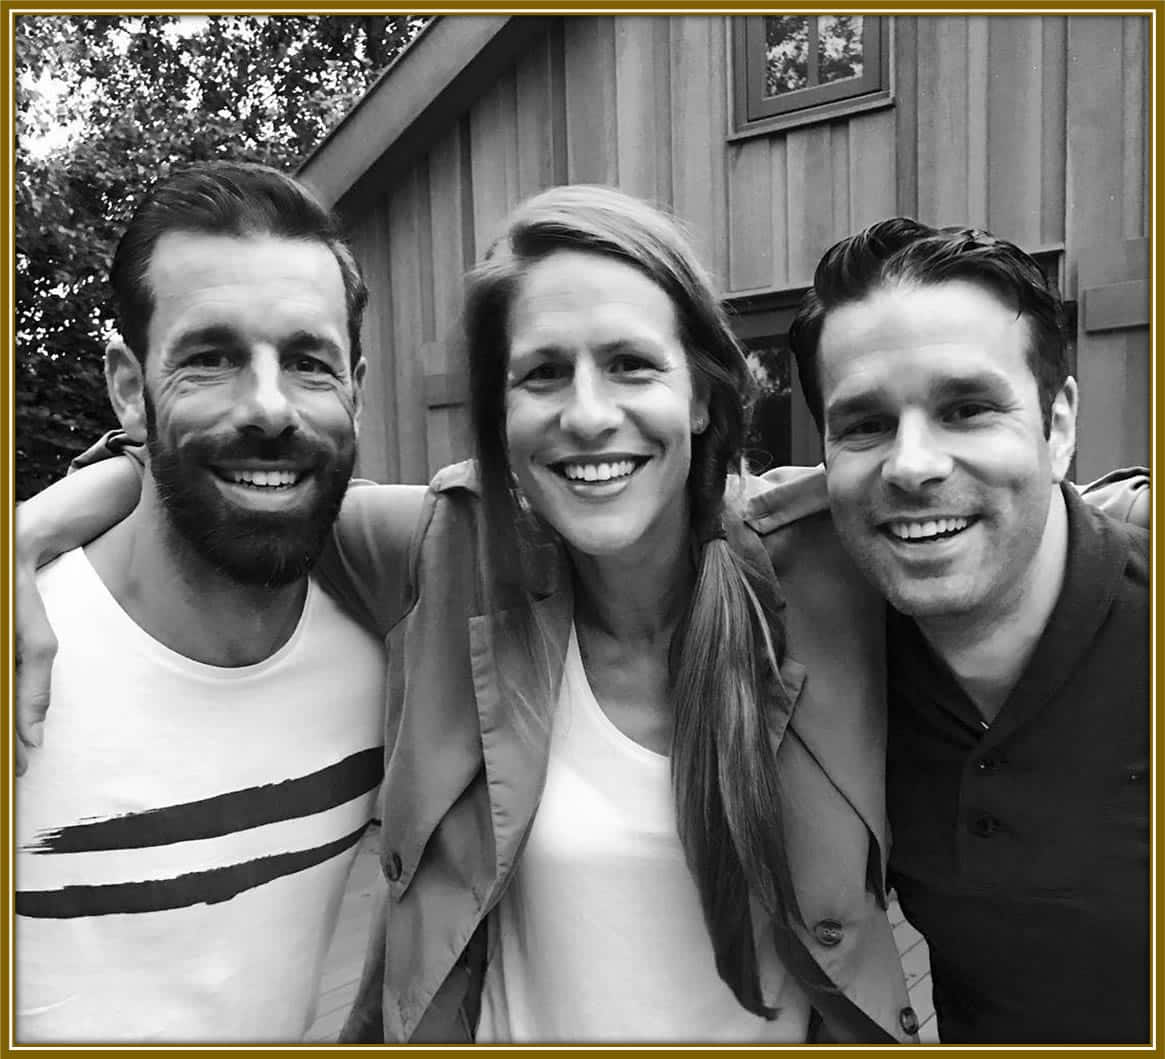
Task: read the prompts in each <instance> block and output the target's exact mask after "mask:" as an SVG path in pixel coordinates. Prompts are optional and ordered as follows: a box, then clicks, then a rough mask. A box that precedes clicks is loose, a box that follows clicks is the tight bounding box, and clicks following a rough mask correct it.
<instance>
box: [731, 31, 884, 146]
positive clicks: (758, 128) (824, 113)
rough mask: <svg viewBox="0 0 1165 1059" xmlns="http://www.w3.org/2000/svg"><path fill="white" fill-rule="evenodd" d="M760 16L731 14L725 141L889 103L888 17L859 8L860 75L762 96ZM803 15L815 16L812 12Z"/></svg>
mask: <svg viewBox="0 0 1165 1059" xmlns="http://www.w3.org/2000/svg"><path fill="white" fill-rule="evenodd" d="M765 17H766V16H765V15H748V16H739V15H738V16H734V17H732V18H731V21H732V32H731V34H730V39H731V47H732V57H731V60H732V61H731V63H730V68H731V70H732V82H733V84H732V89H733V90H732V93H731V96H732V100H733V115H732V117H733V122H732V127H733V129H734V132H733V133H732V134H731V135H730V136H729V137H728V139H729V140H735V139H743V138H747V137H750V136H756V135H760V134H763V133H768V132H775V131H778V130H781V129H788V128H794V127H796V126H798V125H808V124H812V123H815V122H821V121H829V120H832V119H834V118H838V117H844V116H846V115H849V114H854V113H859V112H861V111H865V110H875V109H881V108H883V107H889V106H893V105H894V93H893V88H892V78H891V58H892V54H893V49H892V43H893V39H892V36H891V23H892V19H891V18H890V16H888V15H866V14H864V13H862V17H863V19H865V21H864V22H863V27H862V50H863V64H864V65H863V71H862V74H861V76H860V77H854V78H846V79H845V80H843V81H832V82H829V83H828V84H824V85H809V86H807V87H806V88H799V89H795V90H794V91H792V92H787V93H783V94H781V95H779V96H765V95H764V79H765V73H766V60H765V45H766V35H765V24H764V19H765ZM806 17H809V18H815V17H818V16H817V15H808V16H806Z"/></svg>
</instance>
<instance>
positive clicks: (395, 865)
mask: <svg viewBox="0 0 1165 1059" xmlns="http://www.w3.org/2000/svg"><path fill="white" fill-rule="evenodd" d="M400 872H401V863H400V854H399V853H397V851H396V850H395V849H394V850H393V851H392V852H391V853H389V855H388V860H386V861H385V862H384V874H385V876H386V877H387V878H388V881H389V882H396V881H397V879H399V878H400Z"/></svg>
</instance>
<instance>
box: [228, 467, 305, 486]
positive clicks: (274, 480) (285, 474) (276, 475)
mask: <svg viewBox="0 0 1165 1059" xmlns="http://www.w3.org/2000/svg"><path fill="white" fill-rule="evenodd" d="M226 478H227V480H228V481H231V482H241V483H243V484H244V485H255V486H259V487H260V488H263V489H279V488H283V487H286V486H289V485H295V483H296V482H297V481H298V480H299V475H298V474H296V472H295V471H227V472H226Z"/></svg>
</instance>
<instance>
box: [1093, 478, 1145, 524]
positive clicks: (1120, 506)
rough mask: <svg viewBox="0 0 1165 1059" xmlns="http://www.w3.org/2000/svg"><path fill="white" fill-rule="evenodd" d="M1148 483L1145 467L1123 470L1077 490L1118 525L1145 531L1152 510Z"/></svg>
mask: <svg viewBox="0 0 1165 1059" xmlns="http://www.w3.org/2000/svg"><path fill="white" fill-rule="evenodd" d="M1149 482H1150V479H1149V470H1148V468H1147V467H1122V468H1119V469H1118V470H1115V471H1109V473H1108V474H1106V475H1104V477H1102V478H1097V479H1096V481H1094V482H1089V483H1088V484H1087V485H1078V486H1076V488H1077V490H1079V492H1080V496H1081V497H1082V498H1083V499H1084V500H1086V501H1088V503H1089V504H1091V505H1092V506H1093V507H1095V508H1096V509H1097V510H1099V511H1103V512H1104V513H1105V514H1106V515H1109V516H1110V517H1111V518H1115V519H1117V520H1118V521H1120V522H1129V523H1132V524H1133V525H1134V526H1144V527H1145V528H1146V529H1147V528H1148V526H1149V518H1150V514H1151V511H1150V509H1151V506H1152V505H1151V502H1150V488H1149Z"/></svg>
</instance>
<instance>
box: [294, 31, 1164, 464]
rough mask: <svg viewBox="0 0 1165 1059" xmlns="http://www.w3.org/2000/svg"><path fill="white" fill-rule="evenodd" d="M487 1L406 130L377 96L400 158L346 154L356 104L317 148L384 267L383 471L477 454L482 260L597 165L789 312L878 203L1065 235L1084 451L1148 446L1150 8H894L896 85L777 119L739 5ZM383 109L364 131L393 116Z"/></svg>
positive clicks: (371, 393)
mask: <svg viewBox="0 0 1165 1059" xmlns="http://www.w3.org/2000/svg"><path fill="white" fill-rule="evenodd" d="M468 17H471V16H448V18H453V19H460V18H468ZM480 21H481V22H482V23H483V25H482V26H481V27H480V28H479V29H477V30H475V32H476V34H477V36H476V37H475V36H474V35H473V33H471V32H470V28H471V27H465V26H452V27H447V28H446V29H445V30H444V32H445V34H446V37H448V38H449V39H453V37H454V36H455V33H454V31H457V34H459V39H464V40H466V41H473V40H477V39H480V40H482V41H484V42H486V43H484V44H482V45H481V47H482V49H483V53H482V54H483V55H485V54H486V52H485V51H484V49H489V51H488V57H489V62H488V63H485V62H484V61H478V62H477V63H476V65H475V64H474V63H473V62H471V61H469V60H467V61H466V63H465V70H466V72H464V73H462V74H458V73H457V72H456V63H453V62H450V61H446V62H445V63H444V65H443V66H442V68H441V71H440V73H441V76H440V78H435V77H434V78H432V80H433V85H434V87H433V89H432V91H433V92H434V93H436V94H437V95H436V96H435V99H434V101H433V103H432V105H431V106H427V101H426V99H424V98H423V96H422V97H418V98H414V99H413V100H412V101H411V102H410V103H409V104H408V106H411V107H412V108H413V109H412V111H411V112H410V113H413V112H415V113H416V114H417V115H420V116H419V117H417V118H416V119H415V120H413V122H412V124H411V125H409V126H408V127H407V128H405V129H404V131H401V130H402V128H404V126H405V125H406V124H407V123H406V122H405V121H404V120H403V119H401V120H400V121H396V120H395V119H394V120H393V121H390V120H389V119H388V117H384V118H382V119H380V120H381V123H382V124H385V125H387V126H390V127H391V128H392V134H391V135H392V138H393V139H392V142H386V143H384V144H383V145H382V151H383V156H382V159H381V161H380V162H378V163H369V162H368V160H367V159H368V157H369V155H370V153H371V152H370V151H369V148H368V145H367V143H361V147H360V152H359V154H358V155H353V157H355V158H356V161H355V162H354V163H352V164H353V165H354V166H355V170H354V172H352V173H349V174H348V175H346V176H339V177H337V176H335V174H336V173H337V172H339V171H341V170H342V166H341V167H340V168H339V169H337V166H336V164H335V159H334V157H333V156H336V157H338V156H339V155H341V154H343V152H344V151H345V150H347V151H349V152H351V151H352V150H353V148H346V147H345V146H344V144H345V143H346V142H353V141H354V140H356V139H358V138H359V136H360V135H361V134H360V132H359V130H355V131H354V129H355V123H351V126H350V127H345V126H341V128H340V129H339V130H338V131H337V132H336V133H335V134H333V138H332V139H333V141H334V142H331V143H326V144H325V145H324V148H323V149H322V150H321V151H320V152H318V154H317V157H315V158H313V159H311V160H309V162H308V163H307V165H306V166H305V169H304V176H305V177H306V178H307V179H308V180H311V179H312V178H313V175H315V174H320V175H321V177H324V178H326V179H324V180H323V183H324V184H325V185H326V187H327V191H326V193H328V194H330V197H331V198H333V199H334V200H336V201H338V204H339V206H340V208H341V210H342V211H343V212H344V214H345V216H346V219H347V222H348V224H349V227H350V231H351V235H352V240H353V244H354V248H355V252H356V254H357V257H358V258H359V260H360V261H361V263H362V265H363V266H364V268H365V270H366V273H367V278H368V282H369V287H370V289H371V291H372V298H371V304H370V308H369V314H368V321H367V324H366V344H367V349H368V353H369V369H368V380H367V392H366V401H365V406H366V407H365V412H364V416H363V426H362V430H361V453H362V455H361V460H360V470H361V471H362V473H364V474H366V475H369V476H370V477H374V478H379V479H382V480H396V481H410V482H421V481H425V480H426V479H427V478H428V477H429V476H430V474H431V473H432V472H433V471H434V470H435V469H436V468H437V467H439V466H441V465H442V464H444V463H446V462H448V461H450V460H452V459H456V458H461V457H462V456H464V455H466V454H468V451H469V449H468V438H467V434H466V422H465V407H464V398H465V378H464V372H463V370H462V367H461V360H460V357H461V353H460V348H459V342H458V338H457V335H458V308H459V303H460V296H461V291H462V277H463V274H464V271H465V269H466V268H467V267H468V266H470V265H471V264H472V263H473V262H474V261H476V260H478V259H480V257H481V256H482V254H483V253H484V251H485V249H486V247H487V246H488V245H489V242H490V241H491V239H492V238H493V237H494V236H495V235H496V234H497V232H498V230H499V227H500V225H501V223H502V221H503V219H504V217H505V216H506V214H507V213H508V212H509V210H510V209H511V208H512V207H513V206H515V205H516V204H517V203H518V202H520V201H521V200H522V199H524V198H526V197H527V196H529V195H530V194H532V193H534V192H536V191H538V190H539V189H541V188H544V187H547V186H550V185H553V184H558V183H565V182H576V181H584V182H600V183H610V184H615V185H617V186H620V187H622V188H623V189H625V190H627V191H629V192H631V193H633V194H636V195H640V196H642V197H645V198H647V199H650V200H654V201H656V202H659V203H661V204H663V205H665V206H668V207H670V208H672V209H673V210H674V211H675V212H676V214H677V215H678V216H679V217H680V218H681V219H682V220H683V222H684V223H685V225H686V227H687V229H688V230H689V232H690V233H691V235H692V237H693V241H694V243H695V244H696V246H697V248H698V249H699V251H700V253H701V255H702V257H703V259H704V261H705V262H706V263H707V265H708V266H709V267H710V269H711V270H712V272H713V274H714V276H715V278H716V279H717V282H718V283H719V285H720V286H721V288H722V289H723V290H724V292H725V294H726V295H727V296H729V298H730V301H731V302H732V303H733V304H735V305H736V306H737V307H738V308H739V307H741V306H744V307H745V308H746V309H747V307H748V306H755V305H766V306H767V307H768V309H767V311H768V315H767V316H766V317H765V319H766V320H771V321H777V323H775V324H773V325H772V326H774V327H778V328H779V327H780V326H784V324H783V321H787V319H788V316H789V314H790V313H791V307H792V306H793V305H794V304H795V301H796V297H797V295H798V294H799V292H800V291H801V290H802V289H803V288H804V287H806V286H807V285H808V284H809V283H810V282H811V278H812V270H813V267H814V265H815V264H816V262H817V260H818V258H819V257H820V255H821V253H822V252H823V251H824V250H825V249H826V248H827V247H828V246H829V245H830V244H831V243H833V242H834V241H836V240H837V239H838V238H841V237H842V236H844V235H846V234H849V233H851V232H853V231H856V230H857V229H859V228H861V227H863V226H864V225H866V224H868V223H870V222H872V221H874V220H877V219H879V218H881V217H886V216H892V215H894V214H906V215H911V216H915V217H918V218H919V219H920V220H923V221H927V222H930V223H938V224H953V223H960V224H962V223H967V224H974V225H978V226H982V227H986V228H989V229H990V230H992V231H993V232H995V233H996V234H998V235H1000V236H1004V237H1006V238H1009V239H1012V240H1014V241H1015V242H1017V243H1019V244H1020V245H1022V246H1024V247H1025V248H1027V249H1029V250H1032V251H1045V252H1047V253H1048V254H1049V255H1051V259H1052V260H1053V261H1054V262H1055V267H1054V271H1056V272H1058V278H1059V282H1060V284H1061V287H1062V290H1063V293H1064V295H1065V297H1066V298H1068V299H1070V300H1072V301H1074V302H1077V303H1078V304H1077V307H1078V310H1079V311H1078V313H1077V316H1078V318H1079V327H1078V331H1077V336H1076V346H1075V356H1076V361H1077V373H1078V377H1079V381H1080V384H1081V389H1082V392H1083V400H1082V410H1081V416H1080V445H1079V457H1078V472H1079V476H1080V477H1082V478H1086V477H1089V476H1091V475H1092V474H1097V473H1100V472H1101V471H1103V470H1104V469H1106V468H1108V467H1110V466H1113V465H1115V464H1120V463H1130V462H1147V460H1148V444H1149V442H1148V430H1149V410H1148V386H1147V380H1148V370H1149V360H1148V356H1149V339H1148V328H1147V317H1146V318H1145V319H1141V317H1143V316H1144V313H1143V312H1142V311H1141V309H1140V308H1139V307H1140V304H1141V302H1140V301H1139V300H1138V299H1139V298H1141V296H1142V295H1143V296H1144V298H1143V300H1145V303H1146V304H1147V280H1148V271H1147V270H1148V256H1147V255H1148V243H1147V239H1148V235H1149V230H1148V223H1149V219H1148V197H1149V196H1148V174H1149V154H1148V152H1149V134H1148V120H1149V112H1148V105H1149V98H1148V96H1149V67H1148V63H1149V46H1150V40H1149V34H1150V23H1149V19H1148V18H1147V17H1128V16H1125V17H1118V16H1111V17H1091V16H1012V15H999V16H985V15H968V16H961V15H942V16H930V17H895V18H894V20H893V35H892V69H891V87H892V100H891V101H889V102H888V103H887V104H886V105H883V106H880V107H878V108H876V109H869V110H866V111H863V112H859V113H854V114H852V115H850V116H848V117H842V118H835V119H833V120H830V121H826V122H821V123H818V124H808V125H801V126H799V127H795V128H790V129H786V130H783V131H779V132H773V133H767V134H758V135H741V134H738V133H734V130H733V125H732V115H731V109H730V108H731V95H732V93H731V76H732V71H731V48H730V37H731V27H730V23H729V19H728V18H727V17H723V16H690V17H689V16H684V17H677V16H654V17H651V16H561V17H545V18H542V17H540V18H529V17H523V16H518V17H515V18H513V19H510V20H505V19H493V20H487V19H482V20H480ZM486 23H488V24H486ZM438 32H439V30H438V29H434V31H433V32H432V33H431V34H429V35H428V36H431V37H432V38H433V41H434V42H435V41H436V40H437V34H438ZM431 44H432V42H429V41H427V40H426V39H425V38H422V39H421V40H420V41H418V42H417V44H416V45H415V46H414V47H415V48H416V49H417V50H418V58H417V59H416V60H415V61H413V60H410V61H413V66H411V67H409V68H407V69H403V68H402V71H401V72H400V74H399V75H398V74H395V73H394V72H393V71H390V72H389V74H388V76H387V77H386V78H385V79H384V81H383V82H382V83H381V84H380V85H379V86H378V87H377V89H374V92H379V93H380V94H381V96H382V97H383V98H380V99H376V100H372V101H371V102H370V103H368V105H367V106H366V107H365V110H366V111H367V112H368V113H377V111H376V109H375V108H377V107H379V108H380V111H379V113H382V114H387V113H388V111H386V110H384V108H385V107H386V106H387V105H388V104H387V103H386V102H385V100H388V101H391V94H392V89H393V78H394V76H397V77H398V80H399V84H401V85H405V84H406V82H407V83H409V84H411V83H412V81H409V79H410V78H411V79H413V80H414V81H418V78H419V76H420V75H418V74H417V70H418V69H421V67H422V59H423V58H424V56H423V55H421V49H423V48H425V47H427V46H430V45H431ZM433 46H435V45H433ZM406 57H407V54H406ZM479 59H480V57H479ZM418 83H421V84H423V80H420V81H418ZM455 90H456V92H459V93H460V94H459V95H458V94H456V92H455ZM418 91H422V92H423V89H422V90H418ZM438 104H441V105H442V106H443V109H442V106H438ZM404 106H405V104H401V107H402V109H403V108H404ZM426 107H427V109H426ZM434 113H435V114H437V115H438V117H437V118H435V119H434V118H432V117H429V118H426V117H425V115H426V114H429V115H432V114H434ZM361 120H363V121H364V122H365V125H364V127H363V130H364V131H363V136H364V137H367V136H368V135H369V133H368V129H369V128H372V129H373V130H375V128H376V127H377V126H376V125H375V123H372V124H371V125H370V124H369V122H370V120H371V119H368V118H367V117H365V118H363V119H361ZM372 135H375V132H373V133H372ZM345 136H347V137H348V140H347V141H345V139H344V137H345ZM405 146H407V148H408V149H407V150H405V149H404V148H405ZM1138 283H1142V284H1144V287H1143V289H1142V288H1138V287H1137V284H1138ZM1087 292H1092V293H1090V294H1089V295H1088V299H1087V301H1088V304H1089V305H1090V306H1091V309H1090V311H1089V313H1087V314H1086V313H1085V312H1084V303H1085V300H1086V299H1085V294H1086V293H1087ZM766 299H768V301H766ZM774 307H775V308H774ZM1114 314H1115V315H1114ZM758 326H759V325H758ZM792 417H793V423H794V426H793V434H794V440H793V446H792V452H791V455H792V457H793V458H794V459H802V460H803V459H813V458H815V457H816V451H817V450H816V439H815V437H814V436H813V432H812V426H811V424H810V421H809V418H808V415H807V412H806V410H805V409H804V407H803V405H801V403H800V395H799V394H796V395H795V397H794V402H793V409H792Z"/></svg>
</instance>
